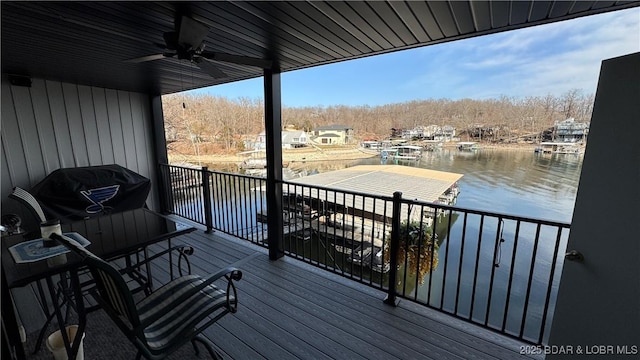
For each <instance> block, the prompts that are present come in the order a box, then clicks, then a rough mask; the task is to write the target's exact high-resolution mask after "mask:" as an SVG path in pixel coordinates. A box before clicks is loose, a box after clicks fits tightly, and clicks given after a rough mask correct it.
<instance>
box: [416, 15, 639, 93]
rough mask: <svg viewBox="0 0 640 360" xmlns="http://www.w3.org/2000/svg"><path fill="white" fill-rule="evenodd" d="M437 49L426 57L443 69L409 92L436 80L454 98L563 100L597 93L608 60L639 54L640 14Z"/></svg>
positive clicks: (581, 20) (577, 21) (544, 27)
mask: <svg viewBox="0 0 640 360" xmlns="http://www.w3.org/2000/svg"><path fill="white" fill-rule="evenodd" d="M438 46H439V47H441V48H440V49H437V50H438V51H437V52H436V51H434V50H436V47H435V46H434V47H432V48H433V49H429V50H427V48H430V47H427V48H424V50H423V54H429V53H430V54H432V55H433V56H434V61H437V62H440V65H434V67H433V68H432V69H429V70H428V73H425V74H422V75H420V76H417V77H415V79H414V81H413V82H412V83H410V84H408V86H409V87H413V88H417V87H419V86H420V84H422V85H426V84H427V82H432V81H434V80H437V81H440V82H442V84H441V85H440V86H439V88H440V90H442V91H443V95H444V96H446V97H452V98H464V97H472V98H489V97H496V96H499V95H501V94H504V95H508V96H517V97H522V96H544V95H546V94H552V95H560V94H562V93H564V92H566V91H568V90H571V89H581V90H583V91H584V92H586V93H593V92H595V89H596V85H597V80H598V75H599V71H600V65H601V62H602V61H603V60H605V59H608V58H612V57H617V56H621V55H625V54H629V53H633V52H637V51H640V9H637V8H634V9H628V10H624V11H616V12H610V13H605V14H600V15H594V16H588V17H582V18H578V19H573V20H568V21H562V22H557V23H551V24H547V25H541V26H535V27H531V28H525V29H520V30H515V31H509V32H503V33H499V34H493V35H487V36H482V37H478V38H471V39H467V40H463V41H459V42H452V43H446V44H441V45H438ZM433 53H436V54H433ZM442 63H444V64H446V65H444V66H443V65H441V64H442ZM434 71H435V72H437V73H436V74H434V73H433V72H434ZM445 91H447V92H445Z"/></svg>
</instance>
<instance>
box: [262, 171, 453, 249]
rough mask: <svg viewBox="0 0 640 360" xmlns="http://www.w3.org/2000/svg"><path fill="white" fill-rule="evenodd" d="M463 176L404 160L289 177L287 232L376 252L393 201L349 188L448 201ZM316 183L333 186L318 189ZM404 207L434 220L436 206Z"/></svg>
mask: <svg viewBox="0 0 640 360" xmlns="http://www.w3.org/2000/svg"><path fill="white" fill-rule="evenodd" d="M462 176H463V175H462V174H457V173H450V172H443V171H435V170H430V169H424V168H416V167H409V166H400V165H359V166H353V167H350V168H346V169H342V170H336V171H330V172H326V173H321V174H316V175H311V176H306V177H302V178H297V179H294V180H290V181H289V183H288V184H285V185H284V186H283V192H284V196H285V200H284V202H285V204H284V205H283V207H284V213H283V217H284V218H283V220H284V227H283V230H284V234H285V236H287V237H289V236H291V235H293V236H295V237H296V238H298V239H308V235H309V234H310V233H311V232H312V233H314V234H315V235H317V236H318V237H319V238H321V239H322V240H324V241H326V242H327V243H330V244H332V245H333V246H334V247H335V248H336V250H337V251H339V252H341V253H343V254H347V255H349V254H351V253H352V252H354V251H355V249H356V248H358V247H360V249H361V250H360V251H361V252H362V251H372V252H377V251H378V250H376V249H381V248H383V246H384V239H385V238H387V237H388V236H389V234H390V233H391V225H390V224H391V214H392V213H393V211H392V210H393V204H392V202H391V201H384V200H381V199H375V198H373V197H372V198H366V199H365V200H364V201H363V200H362V199H359V200H358V199H356V198H354V195H351V194H350V193H347V191H348V192H356V193H366V194H371V195H373V196H375V195H377V196H385V197H391V196H392V195H393V193H392V191H401V192H402V196H403V198H405V199H414V200H418V201H425V202H431V203H434V204H444V205H450V204H452V203H453V202H455V200H456V197H457V195H458V193H459V188H458V185H457V182H458V181H459V180H460V179H461V178H462ZM292 184H297V185H292ZM389 184H393V187H390V186H389ZM312 186H320V187H323V188H330V189H334V190H335V191H331V190H327V191H325V190H321V191H318V190H317V189H316V188H313V187H312ZM355 197H357V195H356V196H355ZM354 205H355V207H354ZM401 211H402V212H403V214H409V219H410V220H411V221H420V222H423V223H424V224H426V226H431V225H432V224H433V221H434V220H435V219H434V217H435V211H434V209H433V208H429V207H419V206H415V207H411V208H410V207H409V206H408V205H407V204H403V205H402V209H401ZM438 215H439V216H442V215H444V212H438ZM257 219H258V221H260V222H266V215H265V214H264V213H263V212H260V213H259V214H257ZM263 233H264V234H262V236H261V237H260V238H261V239H265V240H264V241H266V231H263ZM368 249H370V250H368Z"/></svg>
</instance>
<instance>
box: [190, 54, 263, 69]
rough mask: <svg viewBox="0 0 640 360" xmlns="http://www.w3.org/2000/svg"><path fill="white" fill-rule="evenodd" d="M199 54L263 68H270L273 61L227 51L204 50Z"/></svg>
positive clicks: (217, 59)
mask: <svg viewBox="0 0 640 360" xmlns="http://www.w3.org/2000/svg"><path fill="white" fill-rule="evenodd" d="M199 55H200V56H202V57H204V58H206V59H209V60H215V61H224V62H228V63H233V64H238V65H249V66H255V67H259V68H262V69H270V68H271V63H272V61H271V60H265V59H259V58H254V57H250V56H243V55H233V54H226V53H221V52H214V51H202V52H201V53H200V54H199Z"/></svg>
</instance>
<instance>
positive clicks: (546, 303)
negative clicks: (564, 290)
mask: <svg viewBox="0 0 640 360" xmlns="http://www.w3.org/2000/svg"><path fill="white" fill-rule="evenodd" d="M561 237H562V228H558V235H557V236H556V246H555V249H554V250H553V257H552V258H551V271H550V272H549V284H548V285H547V292H546V295H545V300H544V310H543V311H542V324H541V325H540V335H538V339H537V341H536V342H538V343H540V342H542V340H544V338H543V336H544V331H545V326H546V325H547V317H548V316H549V303H550V301H551V288H552V287H553V277H554V275H555V271H556V262H558V250H559V247H560V240H561Z"/></svg>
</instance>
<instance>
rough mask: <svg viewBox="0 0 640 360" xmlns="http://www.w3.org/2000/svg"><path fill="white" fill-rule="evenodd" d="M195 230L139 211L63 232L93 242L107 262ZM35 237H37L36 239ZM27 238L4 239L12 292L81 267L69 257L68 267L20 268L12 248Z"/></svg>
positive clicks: (75, 224)
mask: <svg viewBox="0 0 640 360" xmlns="http://www.w3.org/2000/svg"><path fill="white" fill-rule="evenodd" d="M194 230H195V228H193V227H190V226H187V225H184V224H182V223H179V222H176V221H173V220H171V219H169V218H167V217H165V216H163V215H161V214H158V213H155V212H153V211H150V210H147V209H136V210H130V211H125V212H121V213H116V214H110V215H103V216H99V217H95V218H91V219H87V220H79V221H75V222H72V223H68V224H62V231H63V232H77V233H79V234H80V235H82V236H84V237H85V238H86V239H88V240H89V241H91V245H89V246H88V247H87V249H89V251H91V252H92V253H94V254H96V255H97V256H99V257H101V258H103V259H111V258H115V257H118V256H122V255H126V254H129V253H133V252H135V251H136V250H138V249H142V248H144V247H146V246H149V245H151V244H154V243H157V242H160V241H163V240H166V239H169V238H172V237H176V236H179V235H183V234H186V233H189V232H192V231H194ZM32 237H33V236H32ZM25 240H28V239H25V234H17V235H11V236H6V237H3V238H2V241H1V243H2V269H3V272H4V273H5V276H6V277H7V282H8V285H9V288H13V287H20V286H25V285H28V284H29V283H31V282H33V281H36V280H40V279H43V278H45V277H47V276H51V275H55V274H57V273H60V272H63V271H67V270H70V269H72V268H74V267H79V266H80V259H79V258H78V257H77V256H76V255H74V254H71V253H67V254H66V255H67V263H66V264H64V265H59V266H54V267H49V266H48V265H47V261H46V260H41V261H37V262H33V263H26V264H16V263H15V261H14V260H13V257H12V256H11V254H10V253H9V250H8V249H9V248H10V247H11V246H13V245H15V244H17V243H19V242H22V241H25Z"/></svg>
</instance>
